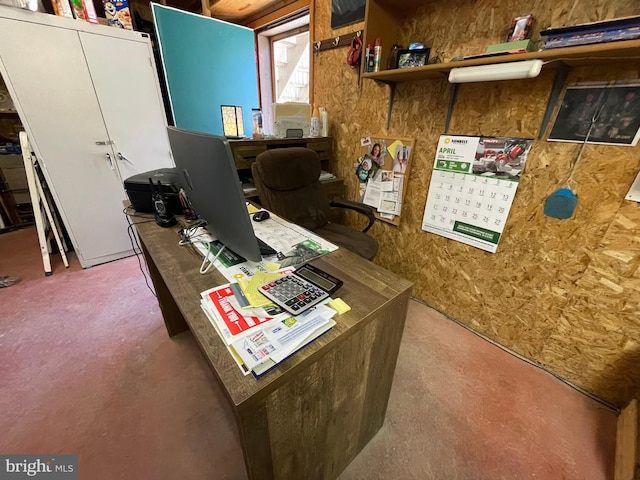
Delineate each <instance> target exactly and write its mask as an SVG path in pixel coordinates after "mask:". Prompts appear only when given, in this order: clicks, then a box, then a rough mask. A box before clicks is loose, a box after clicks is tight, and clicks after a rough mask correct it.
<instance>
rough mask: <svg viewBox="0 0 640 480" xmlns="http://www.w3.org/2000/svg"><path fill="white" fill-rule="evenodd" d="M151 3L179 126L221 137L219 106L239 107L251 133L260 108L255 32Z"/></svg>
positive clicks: (165, 72) (175, 118) (245, 129)
mask: <svg viewBox="0 0 640 480" xmlns="http://www.w3.org/2000/svg"><path fill="white" fill-rule="evenodd" d="M151 5H152V8H153V16H154V19H155V25H156V34H157V37H158V42H159V44H160V53H161V55H162V64H163V68H164V75H165V79H166V82H167V89H168V91H169V98H170V101H171V109H172V111H173V118H174V123H175V126H176V127H179V128H184V129H186V130H195V131H198V132H205V133H211V134H214V135H222V134H223V131H222V116H221V113H220V105H240V106H242V116H243V120H244V131H245V135H248V136H251V109H252V108H257V107H258V106H259V103H258V83H257V82H258V80H257V78H258V77H257V72H256V55H255V42H254V32H253V30H251V29H248V28H245V27H240V26H238V25H233V24H230V23H227V22H223V21H220V20H215V19H212V18H208V17H203V16H201V15H195V14H192V13H187V12H183V11H181V10H176V9H174V8H170V7H163V6H161V5H157V4H154V3H152V4H151Z"/></svg>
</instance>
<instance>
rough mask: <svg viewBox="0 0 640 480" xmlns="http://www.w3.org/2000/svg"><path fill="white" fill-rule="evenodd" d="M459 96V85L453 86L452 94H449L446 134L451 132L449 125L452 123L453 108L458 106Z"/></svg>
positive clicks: (445, 125) (453, 84)
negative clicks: (457, 99) (457, 98)
mask: <svg viewBox="0 0 640 480" xmlns="http://www.w3.org/2000/svg"><path fill="white" fill-rule="evenodd" d="M457 96H458V84H457V83H452V84H451V92H450V93H449V106H448V107H447V118H446V120H445V121H444V133H448V132H449V124H450V123H451V117H452V115H453V107H454V105H455V104H456V97H457Z"/></svg>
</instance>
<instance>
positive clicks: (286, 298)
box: [258, 264, 343, 315]
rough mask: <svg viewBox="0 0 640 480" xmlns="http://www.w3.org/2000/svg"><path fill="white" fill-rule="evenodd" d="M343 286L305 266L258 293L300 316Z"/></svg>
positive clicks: (259, 288)
mask: <svg viewBox="0 0 640 480" xmlns="http://www.w3.org/2000/svg"><path fill="white" fill-rule="evenodd" d="M342 284H343V283H342V280H338V279H337V278H335V277H333V276H332V275H329V274H328V273H327V272H325V271H323V270H320V269H319V268H318V267H314V266H313V265H309V264H305V265H302V266H301V267H298V268H297V269H296V271H295V272H293V273H288V274H286V275H283V276H282V277H280V278H278V279H276V280H274V281H272V282H269V283H265V284H264V285H261V286H260V287H258V291H259V292H260V293H262V294H263V295H264V296H265V297H267V298H268V299H269V300H271V301H272V302H274V303H275V304H276V305H279V306H280V307H282V308H283V309H284V310H286V311H287V312H289V313H292V314H294V315H299V314H301V313H302V312H304V311H305V310H307V309H309V308H311V307H313V306H314V305H316V304H318V303H320V302H321V301H323V300H325V299H327V298H329V297H330V296H331V295H332V294H333V293H334V292H335V291H336V290H338V289H339V288H340V287H341V286H342Z"/></svg>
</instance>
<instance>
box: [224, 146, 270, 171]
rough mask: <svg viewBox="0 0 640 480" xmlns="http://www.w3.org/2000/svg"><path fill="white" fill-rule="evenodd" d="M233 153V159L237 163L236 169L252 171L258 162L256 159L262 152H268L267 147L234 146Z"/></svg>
mask: <svg viewBox="0 0 640 480" xmlns="http://www.w3.org/2000/svg"><path fill="white" fill-rule="evenodd" d="M231 151H232V152H233V159H234V160H235V162H236V168H237V169H238V170H243V169H250V168H251V164H252V163H253V162H255V161H256V157H257V156H258V155H260V154H261V153H262V152H266V151H267V147H266V146H264V145H246V146H243V145H238V146H233V148H232V149H231Z"/></svg>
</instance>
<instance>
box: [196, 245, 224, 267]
mask: <svg viewBox="0 0 640 480" xmlns="http://www.w3.org/2000/svg"><path fill="white" fill-rule="evenodd" d="M206 246H207V253H206V254H205V256H204V258H203V259H202V265H200V270H199V272H200V273H201V274H202V275H204V274H205V273H207V272H209V270H211V267H213V264H214V263H216V260H217V259H218V257H219V256H220V254H221V253H222V252H224V249H225V248H227V247H225V246H224V245H223V246H222V248H221V249H220V250H218V253H216V256H215V257H213V260H209V254H210V253H211V244H210V243H207V244H206ZM207 262H208V263H209V264H208V265H207ZM205 265H206V267H205Z"/></svg>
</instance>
